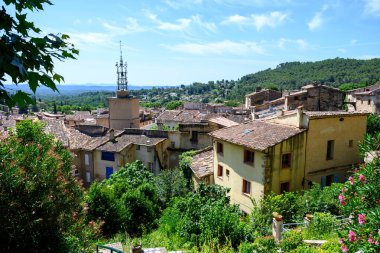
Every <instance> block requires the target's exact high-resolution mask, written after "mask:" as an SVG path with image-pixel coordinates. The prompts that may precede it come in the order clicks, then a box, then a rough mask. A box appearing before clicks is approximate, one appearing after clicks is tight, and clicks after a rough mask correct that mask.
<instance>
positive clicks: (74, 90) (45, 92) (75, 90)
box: [5, 84, 165, 97]
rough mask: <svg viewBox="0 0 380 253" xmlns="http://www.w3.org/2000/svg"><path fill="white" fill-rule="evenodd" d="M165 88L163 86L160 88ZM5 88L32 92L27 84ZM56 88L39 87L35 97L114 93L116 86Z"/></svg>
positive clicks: (83, 85) (87, 85)
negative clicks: (98, 92) (54, 89)
mask: <svg viewBox="0 0 380 253" xmlns="http://www.w3.org/2000/svg"><path fill="white" fill-rule="evenodd" d="M153 87H155V86H136V85H129V86H128V89H130V90H141V89H143V90H145V89H151V88H153ZM160 87H165V86H160ZM5 88H7V89H8V90H10V91H17V90H21V91H24V92H27V93H30V94H33V92H32V90H31V89H29V86H28V85H27V84H19V85H17V86H16V85H13V84H6V85H5ZM57 88H58V90H59V93H57V92H54V91H53V90H52V89H50V88H48V87H45V86H40V87H38V88H37V92H36V96H37V97H46V96H54V95H56V96H60V95H78V94H80V93H84V92H97V91H105V92H115V91H116V88H117V85H116V84H104V85H100V84H94V85H92V84H59V85H57Z"/></svg>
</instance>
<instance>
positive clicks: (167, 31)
mask: <svg viewBox="0 0 380 253" xmlns="http://www.w3.org/2000/svg"><path fill="white" fill-rule="evenodd" d="M53 3H54V5H53V6H46V7H45V11H43V12H36V13H32V14H29V17H30V18H31V19H33V20H34V21H35V24H36V25H37V26H38V27H41V28H42V29H43V31H44V32H49V33H58V32H62V33H65V34H68V35H69V36H70V37H71V41H72V42H73V43H74V44H75V45H76V47H77V48H78V49H79V50H80V55H79V56H78V59H77V60H76V61H73V60H69V61H66V62H64V63H60V62H58V63H57V64H56V71H57V72H58V73H59V74H62V75H63V76H64V77H65V80H66V83H67V84H84V83H92V84H114V83H115V82H116V80H115V79H116V75H115V71H116V69H115V63H116V61H118V59H119V41H122V44H123V46H122V50H123V56H124V60H126V61H127V62H128V80H129V83H130V84H132V85H179V84H190V83H192V82H196V81H199V82H207V81H210V80H221V79H228V80H231V79H234V80H236V79H237V78H239V77H241V76H243V75H246V74H249V73H254V72H257V71H260V70H264V69H267V68H274V67H276V65H278V64H279V63H282V62H289V61H318V60H323V59H327V58H335V57H342V58H357V59H369V58H377V57H380V29H379V27H380V0H340V1H339V0H331V1H330V0H326V1H317V0H315V1H312V0H182V1H174V0H154V1H153V0H151V1H143V0H138V1H137V0H109V1H105V0H55V1H54V0H53Z"/></svg>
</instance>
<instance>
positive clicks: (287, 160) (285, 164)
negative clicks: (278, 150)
mask: <svg viewBox="0 0 380 253" xmlns="http://www.w3.org/2000/svg"><path fill="white" fill-rule="evenodd" d="M291 166H292V154H291V153H287V154H282V157H281V168H290V167H291Z"/></svg>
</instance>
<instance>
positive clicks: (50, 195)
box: [0, 120, 97, 252]
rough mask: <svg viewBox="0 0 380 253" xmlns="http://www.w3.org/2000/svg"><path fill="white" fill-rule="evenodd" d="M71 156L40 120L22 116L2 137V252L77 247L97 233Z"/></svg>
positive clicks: (83, 247) (0, 247)
mask: <svg viewBox="0 0 380 253" xmlns="http://www.w3.org/2000/svg"><path fill="white" fill-rule="evenodd" d="M71 160H72V157H71V155H70V153H69V152H68V151H67V150H66V148H64V147H63V146H62V144H61V143H60V142H55V141H54V140H53V137H52V136H49V135H46V134H44V132H43V125H42V124H41V123H38V122H32V121H27V120H26V121H22V122H20V123H18V124H17V126H16V131H15V132H11V133H10V136H9V137H8V138H7V139H4V140H1V142H0V171H1V173H0V189H1V190H0V212H1V215H0V224H1V229H0V238H1V242H2V243H1V244H0V251H1V252H77V251H78V250H79V249H83V250H85V247H88V246H85V245H86V244H87V243H88V240H91V239H93V238H95V236H96V232H97V231H96V223H93V224H94V225H93V226H87V224H85V223H84V218H85V213H84V209H83V205H82V197H83V191H82V189H81V187H80V185H79V184H78V182H77V181H76V180H75V178H74V177H73V176H72V168H71ZM75 248H76V249H75Z"/></svg>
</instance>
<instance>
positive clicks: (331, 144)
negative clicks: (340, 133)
mask: <svg viewBox="0 0 380 253" xmlns="http://www.w3.org/2000/svg"><path fill="white" fill-rule="evenodd" d="M332 159H334V140H329V141H327V154H326V160H332Z"/></svg>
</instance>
